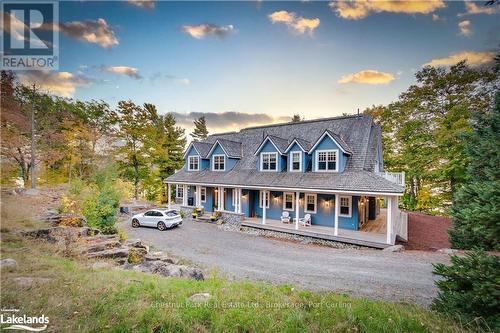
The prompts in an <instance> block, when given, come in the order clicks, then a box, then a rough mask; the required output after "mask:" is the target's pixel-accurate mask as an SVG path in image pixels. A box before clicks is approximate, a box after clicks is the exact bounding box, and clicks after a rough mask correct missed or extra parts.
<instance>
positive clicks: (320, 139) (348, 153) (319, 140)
mask: <svg viewBox="0 0 500 333" xmlns="http://www.w3.org/2000/svg"><path fill="white" fill-rule="evenodd" d="M325 135H328V137H329V138H330V139H331V140H332V141H333V142H334V143H335V144H336V145H337V147H339V148H340V150H342V151H343V152H344V154H347V155H352V154H351V153H350V152H348V151H345V150H344V148H342V146H341V145H340V144H339V143H338V142H337V140H335V138H334V137H333V136H331V135H330V133H328V131H325V132H324V133H323V135H321V136H320V137H319V139H318V140H316V142H315V143H314V145H313V146H312V147H311V149H309V152H312V151H313V150H314V148H316V146H317V145H319V144H320V142H321V141H323V139H324V137H325Z"/></svg>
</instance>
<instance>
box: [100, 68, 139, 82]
mask: <svg viewBox="0 0 500 333" xmlns="http://www.w3.org/2000/svg"><path fill="white" fill-rule="evenodd" d="M101 71H103V72H106V73H111V74H117V75H126V76H128V77H130V78H132V79H134V80H140V79H142V76H141V75H140V74H139V70H138V69H137V68H134V67H128V66H103V67H101Z"/></svg>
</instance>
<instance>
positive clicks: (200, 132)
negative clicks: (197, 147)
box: [191, 117, 208, 141]
mask: <svg viewBox="0 0 500 333" xmlns="http://www.w3.org/2000/svg"><path fill="white" fill-rule="evenodd" d="M191 136H192V137H193V139H194V140H195V141H201V140H205V139H206V138H207V137H208V130H207V123H206V121H205V117H200V118H198V119H196V120H195V121H194V131H193V133H191Z"/></svg>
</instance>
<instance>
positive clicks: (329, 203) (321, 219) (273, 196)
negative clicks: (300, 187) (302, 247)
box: [242, 190, 358, 230]
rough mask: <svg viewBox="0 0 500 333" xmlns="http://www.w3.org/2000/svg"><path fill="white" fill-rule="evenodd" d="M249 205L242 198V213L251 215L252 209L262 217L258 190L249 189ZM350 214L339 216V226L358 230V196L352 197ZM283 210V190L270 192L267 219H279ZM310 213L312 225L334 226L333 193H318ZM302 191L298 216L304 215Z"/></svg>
mask: <svg viewBox="0 0 500 333" xmlns="http://www.w3.org/2000/svg"><path fill="white" fill-rule="evenodd" d="M249 192H251V195H250V196H249V197H250V200H251V202H250V205H252V207H250V206H249V205H248V202H247V200H248V196H247V199H246V200H245V199H244V200H242V203H243V206H242V208H243V213H245V216H251V215H252V214H251V212H252V210H253V211H254V212H255V214H254V216H256V217H262V208H261V207H259V191H254V190H251V191H249ZM243 193H245V191H244V192H243ZM351 209H352V214H351V217H342V216H339V228H341V229H350V230H358V197H356V196H353V197H352V207H351ZM282 212H283V192H275V191H271V192H270V202H269V208H268V209H267V210H266V217H267V218H269V219H275V220H279V219H280V217H281V214H282ZM288 213H289V214H290V216H291V217H292V218H295V207H294V210H293V211H288ZM309 214H311V223H312V224H313V225H321V226H328V227H332V228H333V227H334V226H335V195H333V194H318V195H317V202H316V213H309ZM304 215H305V213H304V193H301V194H300V207H299V218H300V217H304Z"/></svg>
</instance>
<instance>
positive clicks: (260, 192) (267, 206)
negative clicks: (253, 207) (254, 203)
mask: <svg viewBox="0 0 500 333" xmlns="http://www.w3.org/2000/svg"><path fill="white" fill-rule="evenodd" d="M263 192H264V191H259V208H263V207H262V206H263V205H262V193H263ZM265 192H266V193H267V195H266V199H267V205H266V208H268V209H269V204H270V203H271V192H270V191H265Z"/></svg>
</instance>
